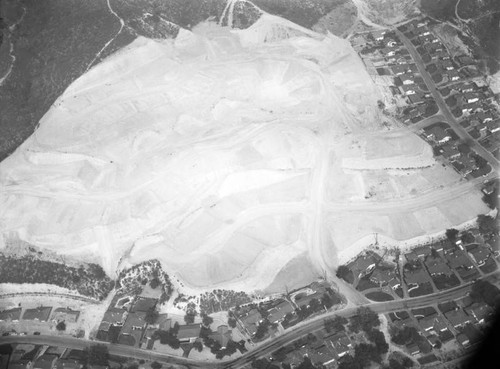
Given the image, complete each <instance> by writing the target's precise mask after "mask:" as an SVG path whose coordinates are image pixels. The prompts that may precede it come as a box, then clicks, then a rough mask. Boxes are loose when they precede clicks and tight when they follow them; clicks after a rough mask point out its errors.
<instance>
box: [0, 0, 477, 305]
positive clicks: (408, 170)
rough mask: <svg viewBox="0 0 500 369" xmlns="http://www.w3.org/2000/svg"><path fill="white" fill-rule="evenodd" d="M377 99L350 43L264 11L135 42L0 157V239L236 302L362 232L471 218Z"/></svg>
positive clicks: (461, 194)
mask: <svg viewBox="0 0 500 369" xmlns="http://www.w3.org/2000/svg"><path fill="white" fill-rule="evenodd" d="M355 3H357V2H355ZM356 5H357V4H356ZM230 9H231V7H229V8H228V10H227V11H230ZM381 98H382V96H381V94H380V92H379V90H378V88H377V86H375V85H374V83H373V82H372V80H371V78H370V76H369V75H368V73H367V71H366V70H365V67H364V65H363V62H362V61H361V59H360V58H359V56H358V55H357V54H356V52H355V51H354V50H353V49H352V47H351V45H350V44H349V42H348V41H346V40H343V39H340V38H338V37H335V36H333V35H331V34H327V35H323V34H319V33H316V32H313V31H310V30H308V29H305V28H302V27H300V26H298V25H296V24H294V23H291V22H289V21H286V20H284V19H282V18H279V17H275V16H271V15H268V14H265V13H264V14H263V15H262V16H261V17H260V19H259V20H258V21H257V22H256V23H255V24H253V25H252V26H251V27H250V28H248V29H246V30H232V29H229V28H224V27H220V26H218V25H215V24H212V23H205V24H201V25H199V26H197V27H196V28H195V29H194V30H193V32H190V31H186V30H181V32H180V33H179V36H178V37H177V39H175V40H161V41H158V40H150V39H145V38H141V37H139V38H137V39H136V40H135V41H134V42H133V43H132V44H131V45H129V46H127V47H125V48H124V49H122V50H120V51H119V52H117V53H115V54H114V55H111V56H110V57H108V58H107V59H106V60H104V61H103V62H102V63H100V64H98V65H97V66H95V67H93V68H92V69H91V70H90V71H89V72H87V73H86V74H84V75H83V76H81V77H80V78H78V79H77V80H76V81H75V82H74V83H73V84H72V85H71V86H70V87H68V89H67V90H66V91H65V92H64V93H63V94H62V95H61V96H60V97H59V98H58V99H57V101H56V102H55V103H54V105H53V106H52V107H51V109H50V110H49V111H48V112H47V113H46V114H45V116H44V117H43V118H42V119H41V121H40V124H39V128H38V129H37V130H36V131H35V133H34V134H33V135H32V136H31V137H30V138H29V139H28V140H26V142H25V143H23V144H22V145H21V146H20V147H19V148H18V149H17V150H16V151H15V152H14V153H13V154H12V155H11V156H10V157H9V158H7V159H6V160H4V161H3V162H2V163H0V236H2V237H0V239H7V238H9V237H12V236H15V237H19V238H20V239H22V240H25V241H27V242H29V243H31V244H34V245H36V246H39V247H42V248H47V249H50V250H53V251H55V252H57V253H59V254H62V255H68V256H71V257H76V258H78V259H79V260H86V261H96V262H99V263H100V264H101V265H102V266H103V268H104V269H105V270H106V271H107V272H108V273H109V274H110V275H114V273H115V270H116V268H117V266H118V264H119V262H120V258H122V257H123V260H122V263H123V264H122V265H125V264H134V263H139V262H141V261H144V260H147V259H150V258H157V259H159V260H160V261H161V262H162V264H163V266H164V268H165V270H166V271H167V273H169V274H170V275H171V276H173V277H174V278H178V279H179V280H180V281H181V282H179V285H176V287H177V288H179V289H180V290H182V292H183V293H186V294H188V295H195V294H197V293H200V292H203V291H211V290H212V289H214V288H225V289H234V290H241V291H247V292H251V291H255V290H264V289H265V288H266V287H267V286H269V285H270V284H271V283H272V282H273V280H275V278H277V281H279V280H283V279H284V277H283V274H281V275H280V274H279V273H280V270H282V269H283V268H285V270H286V268H287V265H290V264H289V263H290V262H291V261H292V260H295V259H297V258H299V257H301V256H302V255H308V256H307V260H308V261H307V264H309V265H311V266H312V268H313V269H314V272H315V273H316V272H317V271H324V270H328V269H329V268H331V267H332V266H334V265H335V264H336V262H337V259H338V258H339V255H338V254H342V253H346V252H347V253H350V251H349V250H351V249H353V250H356V249H357V247H358V245H359V242H361V241H360V240H365V237H368V236H369V235H372V234H373V233H374V232H377V233H379V234H380V235H381V236H385V237H387V239H391V240H398V241H404V240H408V239H414V238H415V237H422V236H425V235H426V234H427V233H428V232H434V231H435V230H436V229H445V228H446V227H450V226H455V225H459V224H461V223H463V222H465V221H468V220H470V219H472V218H474V217H476V216H477V214H479V213H485V212H487V208H486V206H485V205H484V204H483V203H482V201H481V194H480V192H479V191H478V190H477V189H476V188H475V187H474V186H471V185H468V184H467V183H464V182H463V181H460V178H459V177H458V176H457V175H456V174H454V172H453V171H451V170H448V169H446V168H444V167H441V165H439V164H436V162H435V161H434V159H433V158H432V152H431V150H430V148H429V147H428V146H427V145H426V144H425V143H423V141H422V140H420V139H419V138H418V137H416V136H414V135H413V133H411V132H409V131H405V130H404V129H399V130H397V131H394V132H392V131H390V130H389V131H388V130H387V128H385V127H384V125H383V122H384V118H383V116H381V113H380V111H379V109H378V107H377V100H379V99H381ZM401 168H404V169H401ZM445 186H448V187H450V188H451V189H450V190H449V191H448V188H447V189H446V190H444V187H445ZM429 214H430V215H432V216H436V219H435V226H434V227H433V226H432V224H430V223H429V222H428V220H427V219H424V218H425V217H426V215H429ZM363 242H364V241H363ZM3 244H4V243H3V242H1V243H0V246H1V245H3ZM342 255H343V254H342ZM289 270H290V271H289V273H296V268H289ZM283 273H286V272H283Z"/></svg>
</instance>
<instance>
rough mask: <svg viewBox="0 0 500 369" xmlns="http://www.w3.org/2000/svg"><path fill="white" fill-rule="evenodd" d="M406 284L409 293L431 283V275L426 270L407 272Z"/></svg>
mask: <svg viewBox="0 0 500 369" xmlns="http://www.w3.org/2000/svg"><path fill="white" fill-rule="evenodd" d="M404 275H405V277H404V278H405V282H406V284H407V285H408V287H409V288H408V291H410V290H412V289H414V288H417V287H419V286H420V285H421V284H423V283H426V282H429V281H430V277H429V275H428V274H427V273H426V272H425V270H424V269H422V268H420V269H416V270H412V271H405V273H404Z"/></svg>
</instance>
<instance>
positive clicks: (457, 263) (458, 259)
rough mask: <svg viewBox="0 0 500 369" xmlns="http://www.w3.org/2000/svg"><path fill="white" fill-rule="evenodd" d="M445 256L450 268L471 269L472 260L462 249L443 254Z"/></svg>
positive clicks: (472, 266)
mask: <svg viewBox="0 0 500 369" xmlns="http://www.w3.org/2000/svg"><path fill="white" fill-rule="evenodd" d="M445 258H446V260H447V261H448V264H449V266H450V268H451V269H458V268H463V269H466V270H469V269H473V268H474V265H473V264H472V261H471V260H470V259H469V258H468V257H467V256H466V255H465V253H464V252H463V251H460V250H455V251H453V252H450V253H448V254H445Z"/></svg>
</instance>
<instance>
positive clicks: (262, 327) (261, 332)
mask: <svg viewBox="0 0 500 369" xmlns="http://www.w3.org/2000/svg"><path fill="white" fill-rule="evenodd" d="M266 333H267V324H265V323H264V322H263V323H261V324H259V325H258V326H257V331H256V332H255V338H257V339H261V338H263V337H264V336H265V335H266Z"/></svg>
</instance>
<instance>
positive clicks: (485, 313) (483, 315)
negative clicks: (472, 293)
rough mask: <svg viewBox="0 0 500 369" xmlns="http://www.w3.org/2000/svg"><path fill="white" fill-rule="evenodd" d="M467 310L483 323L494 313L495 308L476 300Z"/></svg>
mask: <svg viewBox="0 0 500 369" xmlns="http://www.w3.org/2000/svg"><path fill="white" fill-rule="evenodd" d="M465 311H466V312H467V313H468V314H469V315H470V316H473V317H474V319H476V320H477V322H478V323H480V324H483V323H484V321H485V319H487V318H488V317H489V316H491V315H492V314H493V309H492V308H491V307H490V306H489V305H488V304H486V303H485V302H475V303H473V304H472V305H471V306H469V307H468V308H467V309H466V310H465Z"/></svg>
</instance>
